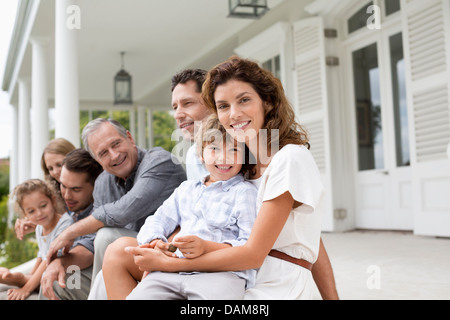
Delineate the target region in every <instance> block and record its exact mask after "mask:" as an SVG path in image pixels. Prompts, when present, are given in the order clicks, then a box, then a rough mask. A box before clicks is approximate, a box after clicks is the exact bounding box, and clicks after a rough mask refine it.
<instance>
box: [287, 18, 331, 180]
mask: <svg viewBox="0 0 450 320" xmlns="http://www.w3.org/2000/svg"><path fill="white" fill-rule="evenodd" d="M293 36H294V51H295V79H294V80H295V84H296V86H295V91H296V104H295V105H296V109H297V110H296V113H297V116H298V121H299V123H300V124H301V125H302V126H304V127H305V128H306V129H307V130H308V132H309V134H310V144H311V152H312V154H313V155H314V158H315V160H316V162H317V165H318V167H319V169H320V172H321V173H322V174H327V173H329V170H330V166H329V138H328V129H329V126H328V97H327V81H326V60H325V47H324V41H325V40H324V39H325V36H324V29H323V23H322V18H320V17H314V18H308V19H305V20H301V21H299V22H297V23H295V24H294V32H293Z"/></svg>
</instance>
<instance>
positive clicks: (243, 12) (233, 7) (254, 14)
mask: <svg viewBox="0 0 450 320" xmlns="http://www.w3.org/2000/svg"><path fill="white" fill-rule="evenodd" d="M228 1H229V6H230V14H229V15H228V17H237V18H253V19H255V18H260V17H261V16H263V15H264V14H265V13H266V12H267V11H269V7H268V6H267V0H228Z"/></svg>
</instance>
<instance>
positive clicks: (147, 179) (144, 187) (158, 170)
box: [92, 151, 186, 228]
mask: <svg viewBox="0 0 450 320" xmlns="http://www.w3.org/2000/svg"><path fill="white" fill-rule="evenodd" d="M154 152H155V153H151V154H149V155H147V156H146V157H145V158H144V159H143V160H142V162H141V165H140V166H142V167H140V170H138V172H137V173H136V175H137V176H136V177H135V181H134V185H133V187H132V188H131V190H129V191H128V192H127V193H126V194H125V195H123V196H122V197H121V198H120V199H117V200H115V201H113V202H109V203H108V202H106V203H105V201H102V198H104V197H103V195H102V192H105V191H104V190H101V188H99V189H97V183H98V182H96V189H95V190H94V199H95V202H94V211H93V212H92V216H94V217H95V218H96V219H97V220H99V221H101V222H103V223H104V225H106V226H108V227H119V228H123V227H125V226H126V225H127V224H129V223H133V222H136V221H139V220H140V219H143V218H145V217H147V216H148V215H149V214H151V213H153V212H155V211H156V209H158V208H159V207H160V206H161V205H162V203H163V202H164V200H166V199H167V198H168V197H169V196H170V195H171V194H172V193H173V191H174V189H175V188H177V187H178V186H179V185H180V183H181V182H182V181H183V180H185V179H186V174H185V173H184V170H183V168H182V167H181V166H179V165H175V164H174V163H173V162H172V159H171V158H170V157H171V156H170V154H169V153H168V152H166V151H164V152H162V151H158V152H157V151H154ZM150 155H152V157H151V156H150Z"/></svg>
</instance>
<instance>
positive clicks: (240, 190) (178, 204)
mask: <svg viewBox="0 0 450 320" xmlns="http://www.w3.org/2000/svg"><path fill="white" fill-rule="evenodd" d="M204 181H205V178H203V179H202V180H196V181H192V180H186V181H184V182H183V183H181V184H180V186H179V187H178V188H177V189H175V191H174V192H173V194H172V195H171V196H170V197H169V198H168V199H167V200H166V201H165V202H164V203H163V204H162V206H160V207H159V208H158V210H157V211H156V212H155V214H154V215H152V216H149V217H148V218H147V219H146V221H145V223H144V225H143V226H142V228H141V230H140V231H139V233H138V235H137V240H138V243H139V244H140V245H141V244H144V243H149V242H151V241H152V240H154V239H161V240H163V241H166V242H167V237H168V236H170V234H171V233H172V232H173V231H174V230H175V228H176V227H177V226H180V232H179V233H178V236H181V235H196V236H198V237H199V238H202V239H204V240H209V241H214V242H218V243H228V244H230V245H232V246H241V245H243V244H244V243H245V242H247V240H248V237H249V236H250V232H251V230H252V227H253V223H254V221H255V218H256V194H257V189H256V187H255V186H254V185H253V184H252V183H251V182H248V181H245V180H244V177H243V176H242V175H241V174H238V175H236V176H234V177H232V178H231V179H229V180H226V181H217V182H214V183H212V184H211V185H210V186H206V185H205V184H204ZM177 254H178V255H179V256H182V254H181V253H180V252H179V250H177ZM234 273H236V274H237V275H238V276H239V277H241V278H244V279H246V280H247V287H248V288H249V287H250V286H252V285H253V283H254V279H255V276H256V270H254V269H253V270H245V271H240V272H234Z"/></svg>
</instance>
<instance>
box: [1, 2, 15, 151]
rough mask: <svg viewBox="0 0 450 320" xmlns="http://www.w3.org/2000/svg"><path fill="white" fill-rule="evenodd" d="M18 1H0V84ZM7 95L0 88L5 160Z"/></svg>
mask: <svg viewBox="0 0 450 320" xmlns="http://www.w3.org/2000/svg"><path fill="white" fill-rule="evenodd" d="M17 3H18V0H0V83H1V81H2V80H3V72H4V67H5V63H6V58H7V55H8V48H9V41H10V38H11V33H12V29H13V27H14V20H15V18H16V11H17ZM0 87H1V85H0ZM8 100H9V99H8V94H7V93H6V92H3V91H1V88H0V158H7V157H9V155H10V151H11V148H12V126H11V123H12V121H13V118H12V116H13V114H12V107H11V106H10V105H9V103H8Z"/></svg>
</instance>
